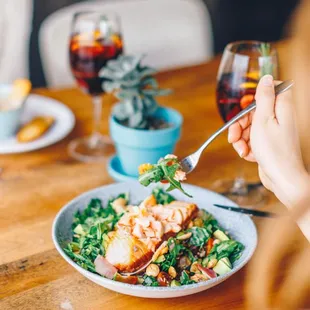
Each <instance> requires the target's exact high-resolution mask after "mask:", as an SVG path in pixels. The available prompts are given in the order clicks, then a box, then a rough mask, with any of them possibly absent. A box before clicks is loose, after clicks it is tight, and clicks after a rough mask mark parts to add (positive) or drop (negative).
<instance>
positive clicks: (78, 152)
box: [68, 135, 115, 162]
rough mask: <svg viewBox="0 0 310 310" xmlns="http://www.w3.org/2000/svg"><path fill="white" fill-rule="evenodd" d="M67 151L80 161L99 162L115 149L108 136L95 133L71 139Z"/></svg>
mask: <svg viewBox="0 0 310 310" xmlns="http://www.w3.org/2000/svg"><path fill="white" fill-rule="evenodd" d="M68 152H69V155H70V156H71V157H73V158H74V159H76V160H78V161H81V162H100V161H104V160H106V159H107V158H108V157H110V156H111V155H112V154H113V153H115V150H114V147H113V143H112V140H111V139H110V138H109V137H106V136H101V135H96V136H90V137H84V138H78V139H75V140H73V141H71V142H70V143H69V145H68Z"/></svg>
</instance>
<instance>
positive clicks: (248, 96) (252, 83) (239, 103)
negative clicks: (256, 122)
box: [216, 72, 258, 122]
mask: <svg viewBox="0 0 310 310" xmlns="http://www.w3.org/2000/svg"><path fill="white" fill-rule="evenodd" d="M253 76H255V78H254V77H253ZM257 83H258V77H257V73H255V72H252V73H249V74H248V75H247V76H241V77H239V76H236V75H234V73H225V74H223V75H222V76H221V77H220V80H219V81H218V84H217V89H216V101H217V106H218V109H219V112H220V114H221V117H222V119H223V120H224V122H228V121H229V120H230V119H232V118H233V117H234V116H235V115H237V114H238V113H239V112H240V111H241V110H242V109H244V108H246V107H247V106H248V105H249V104H250V103H252V102H253V100H254V96H255V91H256V86H257Z"/></svg>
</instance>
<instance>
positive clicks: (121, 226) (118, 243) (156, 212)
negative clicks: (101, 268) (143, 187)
mask: <svg viewBox="0 0 310 310" xmlns="http://www.w3.org/2000/svg"><path fill="white" fill-rule="evenodd" d="M155 203H156V201H155ZM197 212H198V207H197V206H196V205H195V204H191V203H187V202H182V201H173V202H172V203H170V204H168V205H165V206H163V205H154V199H153V198H152V196H150V197H148V198H147V199H146V200H145V201H144V202H142V204H141V205H140V206H139V207H137V206H129V207H128V212H126V213H125V214H124V215H123V216H122V217H121V219H120V220H119V222H118V224H117V228H116V231H115V232H113V233H112V234H111V233H110V235H109V238H110V239H109V242H108V244H107V247H106V254H105V258H106V259H107V260H108V261H109V262H110V263H111V264H112V265H114V266H115V267H116V268H117V269H118V270H119V271H121V272H134V271H136V270H138V269H140V268H141V267H143V266H144V265H145V264H146V263H147V262H148V261H149V260H150V259H151V257H152V256H153V254H154V252H155V251H156V249H157V248H158V247H159V245H160V244H161V243H162V242H163V241H164V240H167V239H168V238H169V237H172V236H174V235H176V234H177V233H178V232H179V231H181V230H182V229H184V228H185V227H187V225H188V223H189V222H190V221H191V220H192V219H193V218H194V217H195V216H196V215H197Z"/></svg>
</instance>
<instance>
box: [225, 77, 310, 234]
mask: <svg viewBox="0 0 310 310" xmlns="http://www.w3.org/2000/svg"><path fill="white" fill-rule="evenodd" d="M255 99H256V103H257V108H256V111H255V112H252V114H250V115H247V116H245V117H244V118H243V119H241V120H240V121H239V122H237V123H235V124H234V125H232V126H231V127H230V128H229V132H228V141H229V142H230V143H232V144H233V147H234V148H235V150H236V151H237V152H238V154H239V156H240V157H242V158H244V159H246V160H248V161H254V162H257V163H258V172H259V176H260V179H261V181H262V183H263V185H264V186H265V187H266V188H267V189H269V190H271V191H272V192H273V193H274V194H275V195H276V196H277V198H278V199H279V200H280V201H281V202H282V203H283V204H284V205H285V206H286V207H288V208H289V209H291V210H294V209H295V208H297V207H298V208H302V206H305V208H307V209H308V210H309V209H310V176H309V175H308V173H307V171H306V169H305V167H304V163H303V160H302V155H301V148H300V143H299V137H298V131H297V125H296V120H295V110H294V107H293V102H292V101H293V100H292V93H291V91H287V92H285V93H282V94H280V95H279V96H277V98H276V97H275V93H274V81H273V78H272V76H270V75H266V76H264V77H262V79H261V80H260V82H259V84H258V86H257V90H256V96H255ZM298 224H299V225H300V228H301V229H302V231H303V233H304V234H305V235H306V237H307V238H308V240H310V213H309V212H308V213H307V214H306V213H305V214H304V215H303V217H302V219H301V220H299V221H298Z"/></svg>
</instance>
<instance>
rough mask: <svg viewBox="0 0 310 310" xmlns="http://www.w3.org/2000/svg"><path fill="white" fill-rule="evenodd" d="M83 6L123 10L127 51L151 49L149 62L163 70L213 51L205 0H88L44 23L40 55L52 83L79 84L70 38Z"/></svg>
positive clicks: (203, 58) (196, 60)
mask: <svg viewBox="0 0 310 310" xmlns="http://www.w3.org/2000/svg"><path fill="white" fill-rule="evenodd" d="M82 10H96V11H102V12H115V13H117V14H118V15H119V16H120V20H121V24H122V25H121V26H122V35H123V39H124V50H125V53H127V54H147V57H146V58H145V63H146V64H148V65H151V66H154V67H155V68H157V69H158V70H163V69H168V68H175V67H180V66H189V65H194V64H198V63H201V62H204V61H206V60H208V59H210V58H211V57H212V56H213V40H212V29H211V20H210V16H209V13H208V11H207V9H206V7H205V5H204V4H203V2H202V1H200V0H125V1H116V0H114V1H113V2H112V1H107V0H106V1H88V2H82V3H78V4H74V5H71V6H68V7H66V8H63V9H61V10H59V11H57V12H55V13H53V14H52V15H50V16H49V17H47V18H46V20H45V21H44V22H43V24H42V26H41V29H40V33H39V45H40V54H41V59H42V65H43V70H44V73H45V77H46V81H47V83H48V86H50V87H62V86H67V85H72V84H73V83H74V80H73V77H72V74H71V72H70V68H69V55H68V40H69V35H70V24H71V20H72V17H73V14H74V13H75V12H77V11H82Z"/></svg>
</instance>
